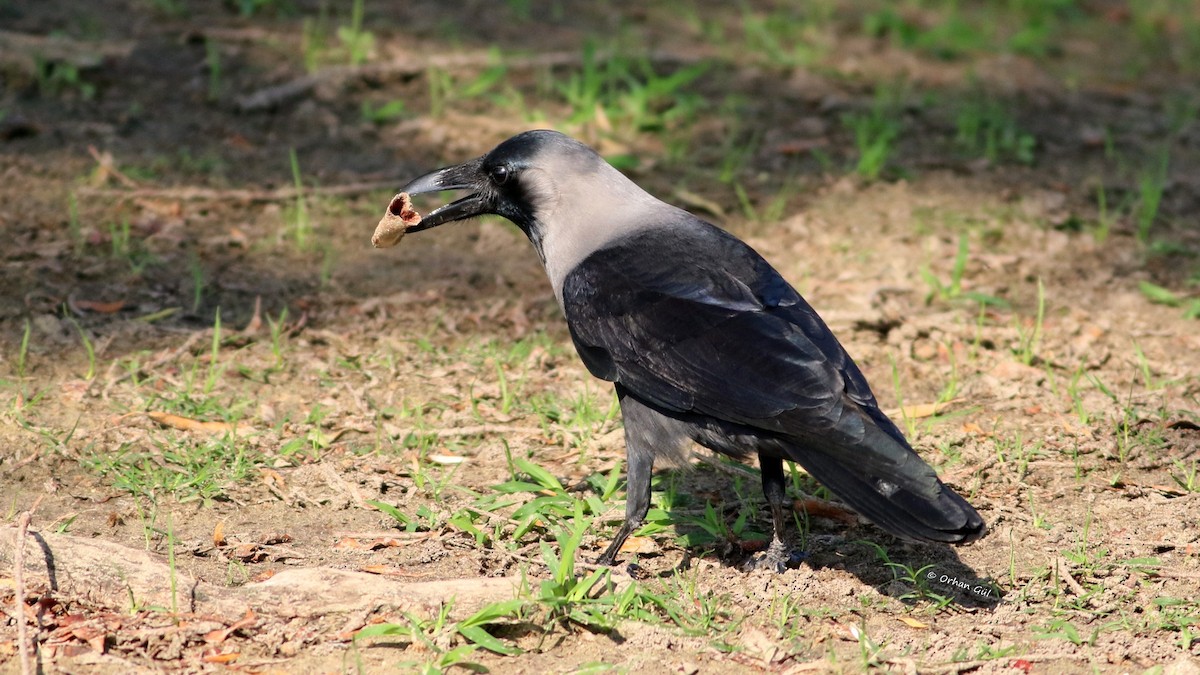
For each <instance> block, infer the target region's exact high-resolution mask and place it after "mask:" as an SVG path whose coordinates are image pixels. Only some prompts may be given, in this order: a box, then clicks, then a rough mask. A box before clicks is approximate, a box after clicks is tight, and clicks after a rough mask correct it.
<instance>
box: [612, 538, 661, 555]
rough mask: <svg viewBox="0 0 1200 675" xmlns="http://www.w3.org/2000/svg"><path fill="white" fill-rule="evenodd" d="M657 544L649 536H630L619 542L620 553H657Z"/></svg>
mask: <svg viewBox="0 0 1200 675" xmlns="http://www.w3.org/2000/svg"><path fill="white" fill-rule="evenodd" d="M657 552H658V546H657V545H656V544H655V543H654V540H653V539H651V538H650V537H630V538H628V539H626V540H625V543H624V544H621V553H657Z"/></svg>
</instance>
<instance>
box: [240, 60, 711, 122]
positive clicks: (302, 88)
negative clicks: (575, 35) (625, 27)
mask: <svg viewBox="0 0 1200 675" xmlns="http://www.w3.org/2000/svg"><path fill="white" fill-rule="evenodd" d="M607 57H608V54H597V55H596V56H595V59H596V60H597V61H603V60H604V59H606V58H607ZM649 58H650V60H651V61H654V62H660V63H664V62H665V63H684V62H687V61H689V60H691V59H687V58H684V57H682V56H679V55H675V54H665V53H655V54H651V55H650V56H649ZM502 62H503V64H504V65H505V66H506V67H507V68H510V69H518V70H523V69H529V68H555V67H561V66H578V65H582V64H583V55H582V54H581V53H580V52H577V51H575V52H546V53H545V54H533V55H531V56H521V57H508V58H504V59H503V60H502ZM495 63H496V57H495V55H494V54H492V53H491V52H482V51H476V52H466V53H460V54H429V55H423V56H413V55H411V54H406V55H405V56H403V57H401V58H396V59H393V60H391V61H385V62H383V63H368V64H364V65H361V66H334V67H331V68H325V69H323V70H319V71H317V72H315V73H312V74H309V75H302V76H300V77H297V78H295V79H292V80H288V81H287V82H284V83H281V84H276V85H273V86H270V87H266V88H264V89H259V90H258V91H255V92H253V93H250V94H246V95H245V96H241V97H238V99H237V101H236V104H237V107H238V109H239V110H241V111H242V112H252V111H256V110H268V109H271V108H274V107H277V106H279V105H282V104H283V103H285V102H287V101H289V100H292V99H296V98H300V97H301V96H304V95H305V94H307V93H308V92H309V91H312V90H313V89H315V88H316V87H318V86H323V85H335V86H338V85H342V84H344V83H346V82H348V81H350V80H354V79H362V78H369V77H370V78H381V77H401V76H406V75H407V76H412V75H420V74H421V73H424V72H426V71H427V70H430V69H438V70H460V69H464V68H484V67H487V66H490V65H494V64H495Z"/></svg>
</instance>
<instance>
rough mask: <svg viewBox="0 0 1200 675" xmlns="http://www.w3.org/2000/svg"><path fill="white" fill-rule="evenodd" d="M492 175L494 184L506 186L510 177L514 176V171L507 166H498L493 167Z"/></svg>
mask: <svg viewBox="0 0 1200 675" xmlns="http://www.w3.org/2000/svg"><path fill="white" fill-rule="evenodd" d="M491 175H492V182H494V183H495V184H496V185H504V184H505V183H507V182H508V178H509V176H511V175H512V170H511V169H509V168H508V165H507V164H497V165H496V166H494V167H492V170H491Z"/></svg>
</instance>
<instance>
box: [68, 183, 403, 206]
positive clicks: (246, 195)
mask: <svg viewBox="0 0 1200 675" xmlns="http://www.w3.org/2000/svg"><path fill="white" fill-rule="evenodd" d="M400 182H401V180H400V179H396V180H387V181H365V182H362V183H347V184H345V185H329V186H325V187H321V186H305V187H304V188H303V189H301V190H297V189H296V188H295V187H294V186H293V187H281V188H276V189H274V190H216V189H213V188H202V187H181V188H136V189H133V190H116V189H112V188H96V187H81V188H79V190H78V192H77V194H79V195H81V196H84V197H111V198H114V199H176V200H179V201H227V202H281V201H287V200H289V199H295V198H296V197H297V196H298V195H301V194H304V195H323V196H325V195H327V196H342V195H351V194H359V193H363V192H373V191H375V190H392V189H395V187H396V186H397V185H398V184H399V183H400Z"/></svg>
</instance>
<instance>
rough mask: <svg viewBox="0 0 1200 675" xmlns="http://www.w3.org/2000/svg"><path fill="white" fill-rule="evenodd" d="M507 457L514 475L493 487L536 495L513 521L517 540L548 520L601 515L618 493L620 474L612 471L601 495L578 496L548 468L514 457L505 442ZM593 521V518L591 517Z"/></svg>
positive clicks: (500, 491)
mask: <svg viewBox="0 0 1200 675" xmlns="http://www.w3.org/2000/svg"><path fill="white" fill-rule="evenodd" d="M505 454H506V456H507V457H508V462H509V471H510V472H511V475H512V478H511V480H509V481H506V482H504V483H501V484H499V485H496V486H493V487H492V490H493V491H494V492H496V493H497V494H500V495H516V494H522V493H530V494H534V495H537V496H535V497H533V498H532V499H530V500H528V501H526V502H525V503H523V504H522V505H521V506H520V507H519V508H517V509H516V510H515V511H514V512H513V513H512V515H510V516H509V518H510V520H511V521H512V522H513V523H514V530H513V533H512V535H511V538H512V541H513V542H517V541H519V540H520V539H521V538H522V537H523V536H525V535H526V534H528V533H529V532H530V531H532V530H533V529H534V528H542V529H544V528H545V527H547V525H548V524H549V523H552V522H555V521H561V520H563V519H565V518H574V517H576V514H580V515H587V516H592V517H595V516H599V515H602V514H603V513H605V512H606V511H607V510H608V507H607V506H606V504H605V502H606V501H608V500H611V499H612V497H613V496H614V495H615V493H616V488H617V479H616V478H617V475H616V474H615V473H613V474H610V476H609V479H608V480H607V481H606V482H605V484H604V485H603V489H602V491H601V492H600V493H599V494H590V495H586V496H584V497H576V496H575V495H574V494H573V493H570V492H568V491H567V489H566V488H565V487H563V485H562V483H560V482H559V480H558V479H557V478H555V477H554V476H553V475H552V474H551V473H550V472H549V471H547V470H546V469H544V468H542V467H540V466H538V465H537V464H534V463H533V462H530V461H529V460H527V459H522V458H520V457H513V456H512V453H511V452H510V451H509V450H508V447H507V444H506V445H505ZM588 520H589V522H590V520H591V519H590V518H589V519H588Z"/></svg>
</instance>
